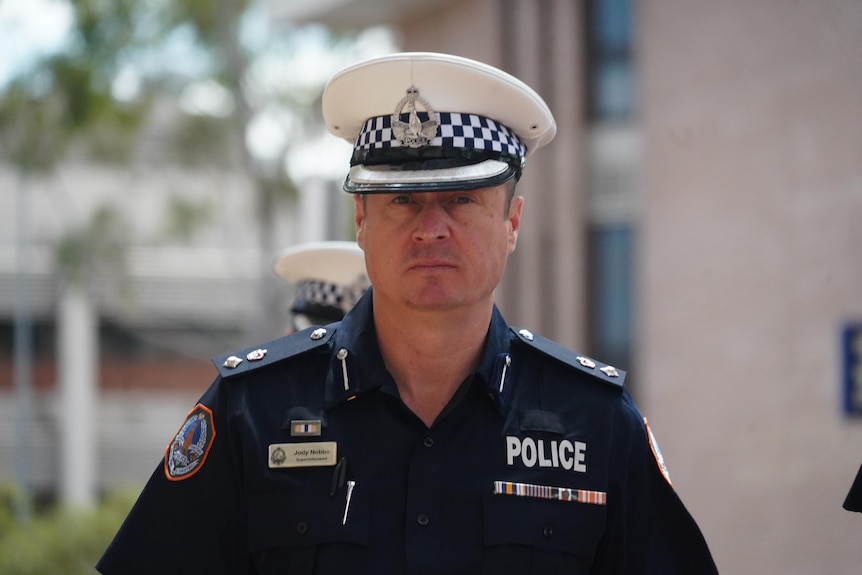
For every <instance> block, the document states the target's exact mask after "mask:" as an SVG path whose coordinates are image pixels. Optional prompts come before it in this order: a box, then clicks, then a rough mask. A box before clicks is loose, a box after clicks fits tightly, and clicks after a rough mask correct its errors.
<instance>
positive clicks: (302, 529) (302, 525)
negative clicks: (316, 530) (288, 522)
mask: <svg viewBox="0 0 862 575" xmlns="http://www.w3.org/2000/svg"><path fill="white" fill-rule="evenodd" d="M307 531H308V523H306V522H305V521H300V522H299V523H297V524H296V532H297V533H299V534H300V535H305V533H306V532H307Z"/></svg>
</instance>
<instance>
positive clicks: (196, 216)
mask: <svg viewBox="0 0 862 575" xmlns="http://www.w3.org/2000/svg"><path fill="white" fill-rule="evenodd" d="M214 208H215V206H214V205H213V204H212V202H208V201H206V200H204V201H203V202H199V203H195V202H191V201H188V200H185V199H183V198H179V197H173V198H171V200H170V203H169V205H168V214H167V217H166V220H167V223H166V224H165V233H164V235H165V237H166V238H168V239H179V240H182V241H186V242H187V241H189V240H191V238H192V237H193V236H194V234H195V232H196V231H198V230H199V229H200V228H202V227H203V226H205V225H206V224H207V223H208V222H209V221H210V219H211V218H212V216H213V212H214Z"/></svg>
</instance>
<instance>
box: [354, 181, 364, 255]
mask: <svg viewBox="0 0 862 575" xmlns="http://www.w3.org/2000/svg"><path fill="white" fill-rule="evenodd" d="M353 206H354V223H355V225H356V243H357V244H359V247H360V248H362V249H363V250H364V249H365V246H364V245H363V242H364V241H365V226H364V224H365V203H364V202H363V201H362V195H361V194H353Z"/></svg>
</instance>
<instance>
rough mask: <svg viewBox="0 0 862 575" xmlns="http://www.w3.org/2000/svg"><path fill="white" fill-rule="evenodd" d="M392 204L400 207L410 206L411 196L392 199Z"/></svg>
mask: <svg viewBox="0 0 862 575" xmlns="http://www.w3.org/2000/svg"><path fill="white" fill-rule="evenodd" d="M392 203H394V204H400V205H404V204H409V203H410V196H395V197H394V198H392Z"/></svg>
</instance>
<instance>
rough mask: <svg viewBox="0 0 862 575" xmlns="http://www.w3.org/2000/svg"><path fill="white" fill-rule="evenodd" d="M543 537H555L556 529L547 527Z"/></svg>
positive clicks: (543, 531)
mask: <svg viewBox="0 0 862 575" xmlns="http://www.w3.org/2000/svg"><path fill="white" fill-rule="evenodd" d="M542 535H544V536H545V538H546V539H550V538H551V537H553V536H554V528H553V527H551V526H550V525H545V528H544V529H542Z"/></svg>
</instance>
